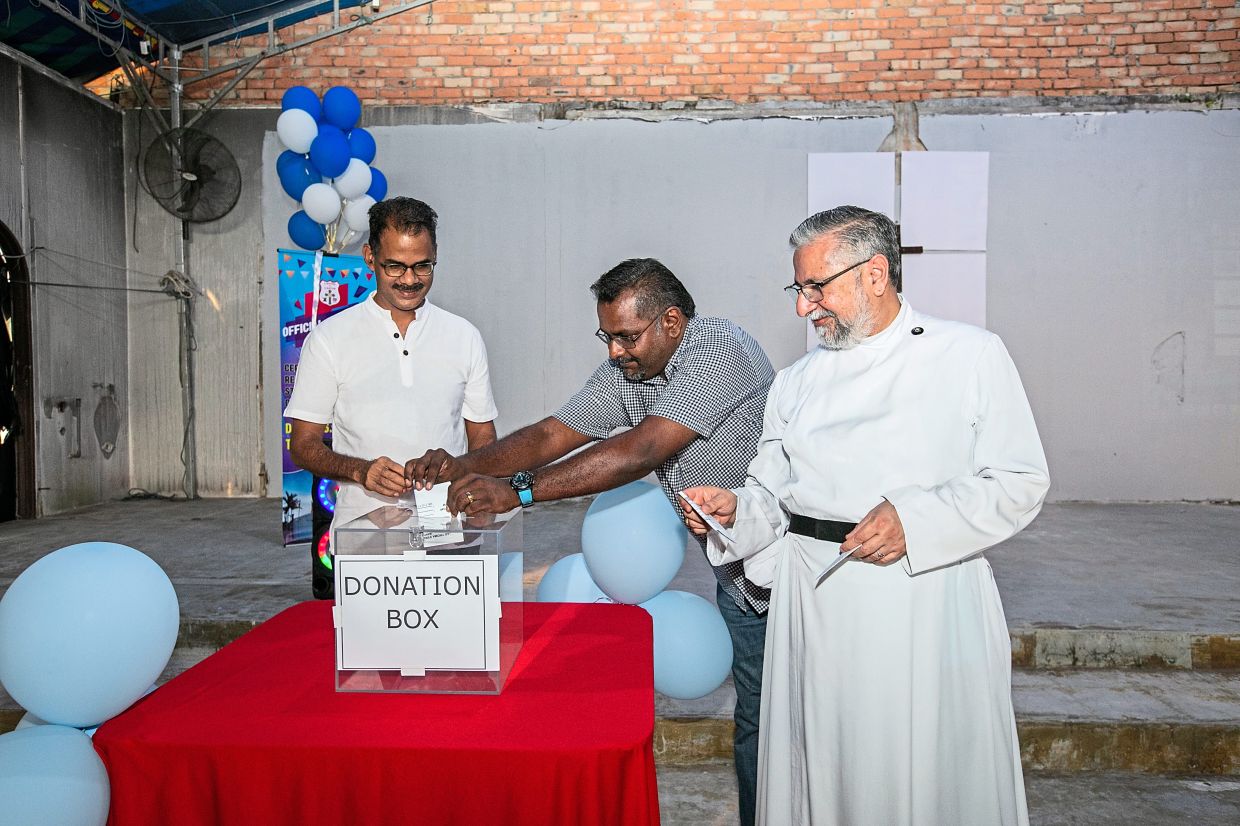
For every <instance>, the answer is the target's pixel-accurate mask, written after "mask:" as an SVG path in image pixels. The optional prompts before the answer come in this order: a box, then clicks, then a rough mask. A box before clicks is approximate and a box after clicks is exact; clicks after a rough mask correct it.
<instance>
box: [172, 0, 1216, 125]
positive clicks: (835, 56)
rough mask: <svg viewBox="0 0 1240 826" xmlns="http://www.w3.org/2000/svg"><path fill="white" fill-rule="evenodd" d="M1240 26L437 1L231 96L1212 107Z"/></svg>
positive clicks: (1138, 8) (646, 0)
mask: <svg viewBox="0 0 1240 826" xmlns="http://www.w3.org/2000/svg"><path fill="white" fill-rule="evenodd" d="M383 2H384V3H388V2H391V0H383ZM353 11H356V10H353ZM1238 21H1240V2H1237V1H1236V0H1145V2H1135V0H1124V1H1123V2H1074V3H1022V2H1008V3H966V2H913V0H833V1H832V2H828V1H827V0H804V1H802V0H658V1H657V2H656V1H655V0H629V1H628V2H624V1H622V0H547V2H537V1H536V0H500V2H455V1H454V0H438V1H437V2H436V3H434V5H433V6H432V7H422V8H420V9H415V10H413V11H410V12H406V13H404V14H401V15H397V16H395V17H392V18H389V19H388V20H385V21H382V22H380V23H377V24H375V25H372V26H369V27H365V28H362V29H359V30H357V31H354V32H352V33H350V34H348V35H345V36H343V37H339V38H332V39H328V40H325V41H322V42H320V43H318V44H316V45H313V46H309V47H305V48H303V49H301V50H298V51H294V52H292V53H290V54H287V55H283V56H281V57H279V58H275V59H273V60H270V61H269V62H267V63H265V64H263V65H262V67H261V68H259V69H258V70H256V71H255V72H254V73H253V74H252V75H251V76H250V77H249V78H248V79H247V80H246V81H245V82H244V83H242V84H241V85H240V86H239V87H238V89H237V91H236V93H235V94H233V95H232V96H231V102H233V103H238V102H239V103H242V104H249V105H256V104H265V103H277V102H278V101H279V98H280V94H281V92H282V91H283V89H285V88H287V87H288V86H290V85H293V84H296V83H304V84H306V85H309V86H311V87H313V88H316V89H318V90H319V91H322V90H323V89H325V88H326V87H327V86H330V85H335V84H344V85H348V86H350V87H352V88H353V89H355V90H356V91H357V92H358V94H359V95H360V96H361V97H362V99H363V101H364V102H365V103H366V104H368V105H375V104H380V105H382V104H397V103H401V104H421V105H429V104H461V103H480V102H490V101H529V102H554V101H569V102H603V101H611V100H621V101H635V102H647V103H659V102H665V101H669V100H685V101H695V100H702V99H723V100H730V101H735V102H739V103H753V102H761V101H840V100H883V99H888V100H921V99H927V98H941V97H979V96H986V97H1003V96H1064V95H1181V94H1188V95H1212V94H1217V93H1222V92H1234V91H1237V90H1240V37H1238V35H1237V23H1238ZM326 25H327V18H319V19H317V20H315V21H311V22H307V23H304V24H301V25H299V26H297V27H295V28H293V29H291V30H285V31H284V32H283V33H282V37H283V38H284V39H285V40H286V41H292V40H296V39H297V38H300V37H304V36H306V35H307V34H309V33H312V32H314V31H316V30H318V29H319V28H321V27H323V26H326ZM261 46H262V41H257V40H256V41H252V42H246V41H243V42H241V43H239V44H236V45H234V46H230V47H220V48H217V49H216V50H214V52H213V60H216V61H218V60H219V59H221V58H226V57H237V56H242V55H246V54H253V53H254V52H255V51H257V49H259V48H261ZM205 85H207V84H199V85H198V86H197V87H191V88H192V89H193V92H192V96H202V95H203V93H204V92H205V90H204V89H202V88H201V87H203V86H205Z"/></svg>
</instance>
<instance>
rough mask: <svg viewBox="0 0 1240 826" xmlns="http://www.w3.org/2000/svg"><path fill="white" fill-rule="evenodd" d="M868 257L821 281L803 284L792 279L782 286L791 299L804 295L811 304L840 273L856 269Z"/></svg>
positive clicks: (817, 299) (820, 299)
mask: <svg viewBox="0 0 1240 826" xmlns="http://www.w3.org/2000/svg"><path fill="white" fill-rule="evenodd" d="M873 257H874V256H872V255H871V256H870V258H873ZM870 258H867V259H865V261H858V262H857V263H856V264H853V265H852V266H851V267H848V268H847V269H843V270H840V271H839V272H837V273H836V274H835V275H833V276H831V277H830V278H824V279H823V280H822V281H806V282H805V283H804V284H798V283H796V282H795V281H793V282H792V283H791V284H789V285H788V286H787V287H784V292H786V293H787V294H788V295H790V296H792V300H793V301H795V300H796V299H797V296H805V300H806V301H808V302H810V303H811V304H813V303H816V302H819V301H822V291H823V290H825V289H826V288H827V285H828V284H830V283H831V282H832V281H834V280H835V279H837V278H839V277H840V276H841V275H844V274H846V273H848V272H851V271H852V270H855V269H857V267H860V266H861V265H862V264H865V263H867V262H868V261H869V260H870Z"/></svg>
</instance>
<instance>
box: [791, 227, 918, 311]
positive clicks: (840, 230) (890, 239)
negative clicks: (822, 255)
mask: <svg viewBox="0 0 1240 826" xmlns="http://www.w3.org/2000/svg"><path fill="white" fill-rule="evenodd" d="M828 235H831V236H834V237H835V238H836V239H838V244H839V249H840V250H843V251H845V252H850V253H852V256H851V257H852V258H853V259H858V258H860V259H861V260H863V261H864V260H866V259H867V258H872V257H873V256H875V255H878V254H879V253H882V254H883V255H884V256H886V258H887V274H888V277H890V279H891V283H892V285H893V286H894V287H895V288H896V290H897V291H899V290H900V289H901V288H902V286H903V280H902V278H901V272H900V230H899V228H898V227H897V226H896V225H895V222H894V221H892V220H891V219H890V218H888V217H887V216H886V215H883V214H882V213H881V212H871V211H870V210H868V209H862V208H861V207H857V206H837V207H835V208H834V209H828V210H826V211H824V212H819V213H817V214H815V215H811V216H809V217H808V218H806V219H805V220H804V221H802V222H801V224H800V226H798V227H797V228H796V229H794V230H793V231H792V235H790V236H789V237H788V244H789V245H790V246H791V247H792V249H793V251H794V252H795V251H796V250H799V249H801V247H804V246H807V245H809V244H812V243H814V242H815V241H820V240H822V239H823V238H825V237H826V236H828Z"/></svg>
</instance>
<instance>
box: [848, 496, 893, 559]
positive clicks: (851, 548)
mask: <svg viewBox="0 0 1240 826" xmlns="http://www.w3.org/2000/svg"><path fill="white" fill-rule="evenodd" d="M840 550H841V551H843V552H845V553H851V554H852V557H853V559H858V560H860V561H862V562H871V563H873V564H875V565H890V564H891V563H893V562H897V561H899V560H900V559H901V558H902V557H903V556H904V554H905V550H906V549H905V546H904V525H903V523H901V522H900V514H898V513H896V508H895V505H893V504H891V503H890V502H888V501H887V500H886V499H884V500H883V501H882V504H879V505H876V506H875V507H874V509H873V510H871V511H870V512H869V513H867V514H866V515H865V518H864V519H862V520H861V521H860V522H858V523H857V527H855V528H853V529H852V530H851V531H849V532H848V535H847V536H845V537H844V541H843V542H842V543H840Z"/></svg>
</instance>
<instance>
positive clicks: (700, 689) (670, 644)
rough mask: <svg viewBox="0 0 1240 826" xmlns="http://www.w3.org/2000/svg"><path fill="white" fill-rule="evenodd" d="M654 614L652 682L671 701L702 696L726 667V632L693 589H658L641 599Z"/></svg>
mask: <svg viewBox="0 0 1240 826" xmlns="http://www.w3.org/2000/svg"><path fill="white" fill-rule="evenodd" d="M641 607H642V608H645V609H646V610H647V611H648V612H649V613H650V616H651V617H652V618H653V619H654V687H655V689H656V690H657V691H659V692H660V693H662V694H666V695H667V696H668V697H674V698H676V699H677V700H694V699H697V698H698V697H705V696H706V695H707V694H709V693H711V692H712V691H714V690H715V689H716V688H718V687H719V686H721V685H722V684H723V681H724V680H725V679H727V676H728V672H729V671H731V670H732V636H731V635H730V634H729V633H728V626H727V624H726V623H725V622H724V621H723V617H722V616H721V615H720V613H719V609H718V608H716V607H715V606H713V605H711V604H710V603H709V602H707V601H706V600H704V599H702V598H701V597H699V596H698V595H697V594H687V593H685V592H684V591H664V592H663V593H661V594H659V595H658V596H656V597H654V598H653V599H651V600H649V601H648V602H643V603H642V606H641Z"/></svg>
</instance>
